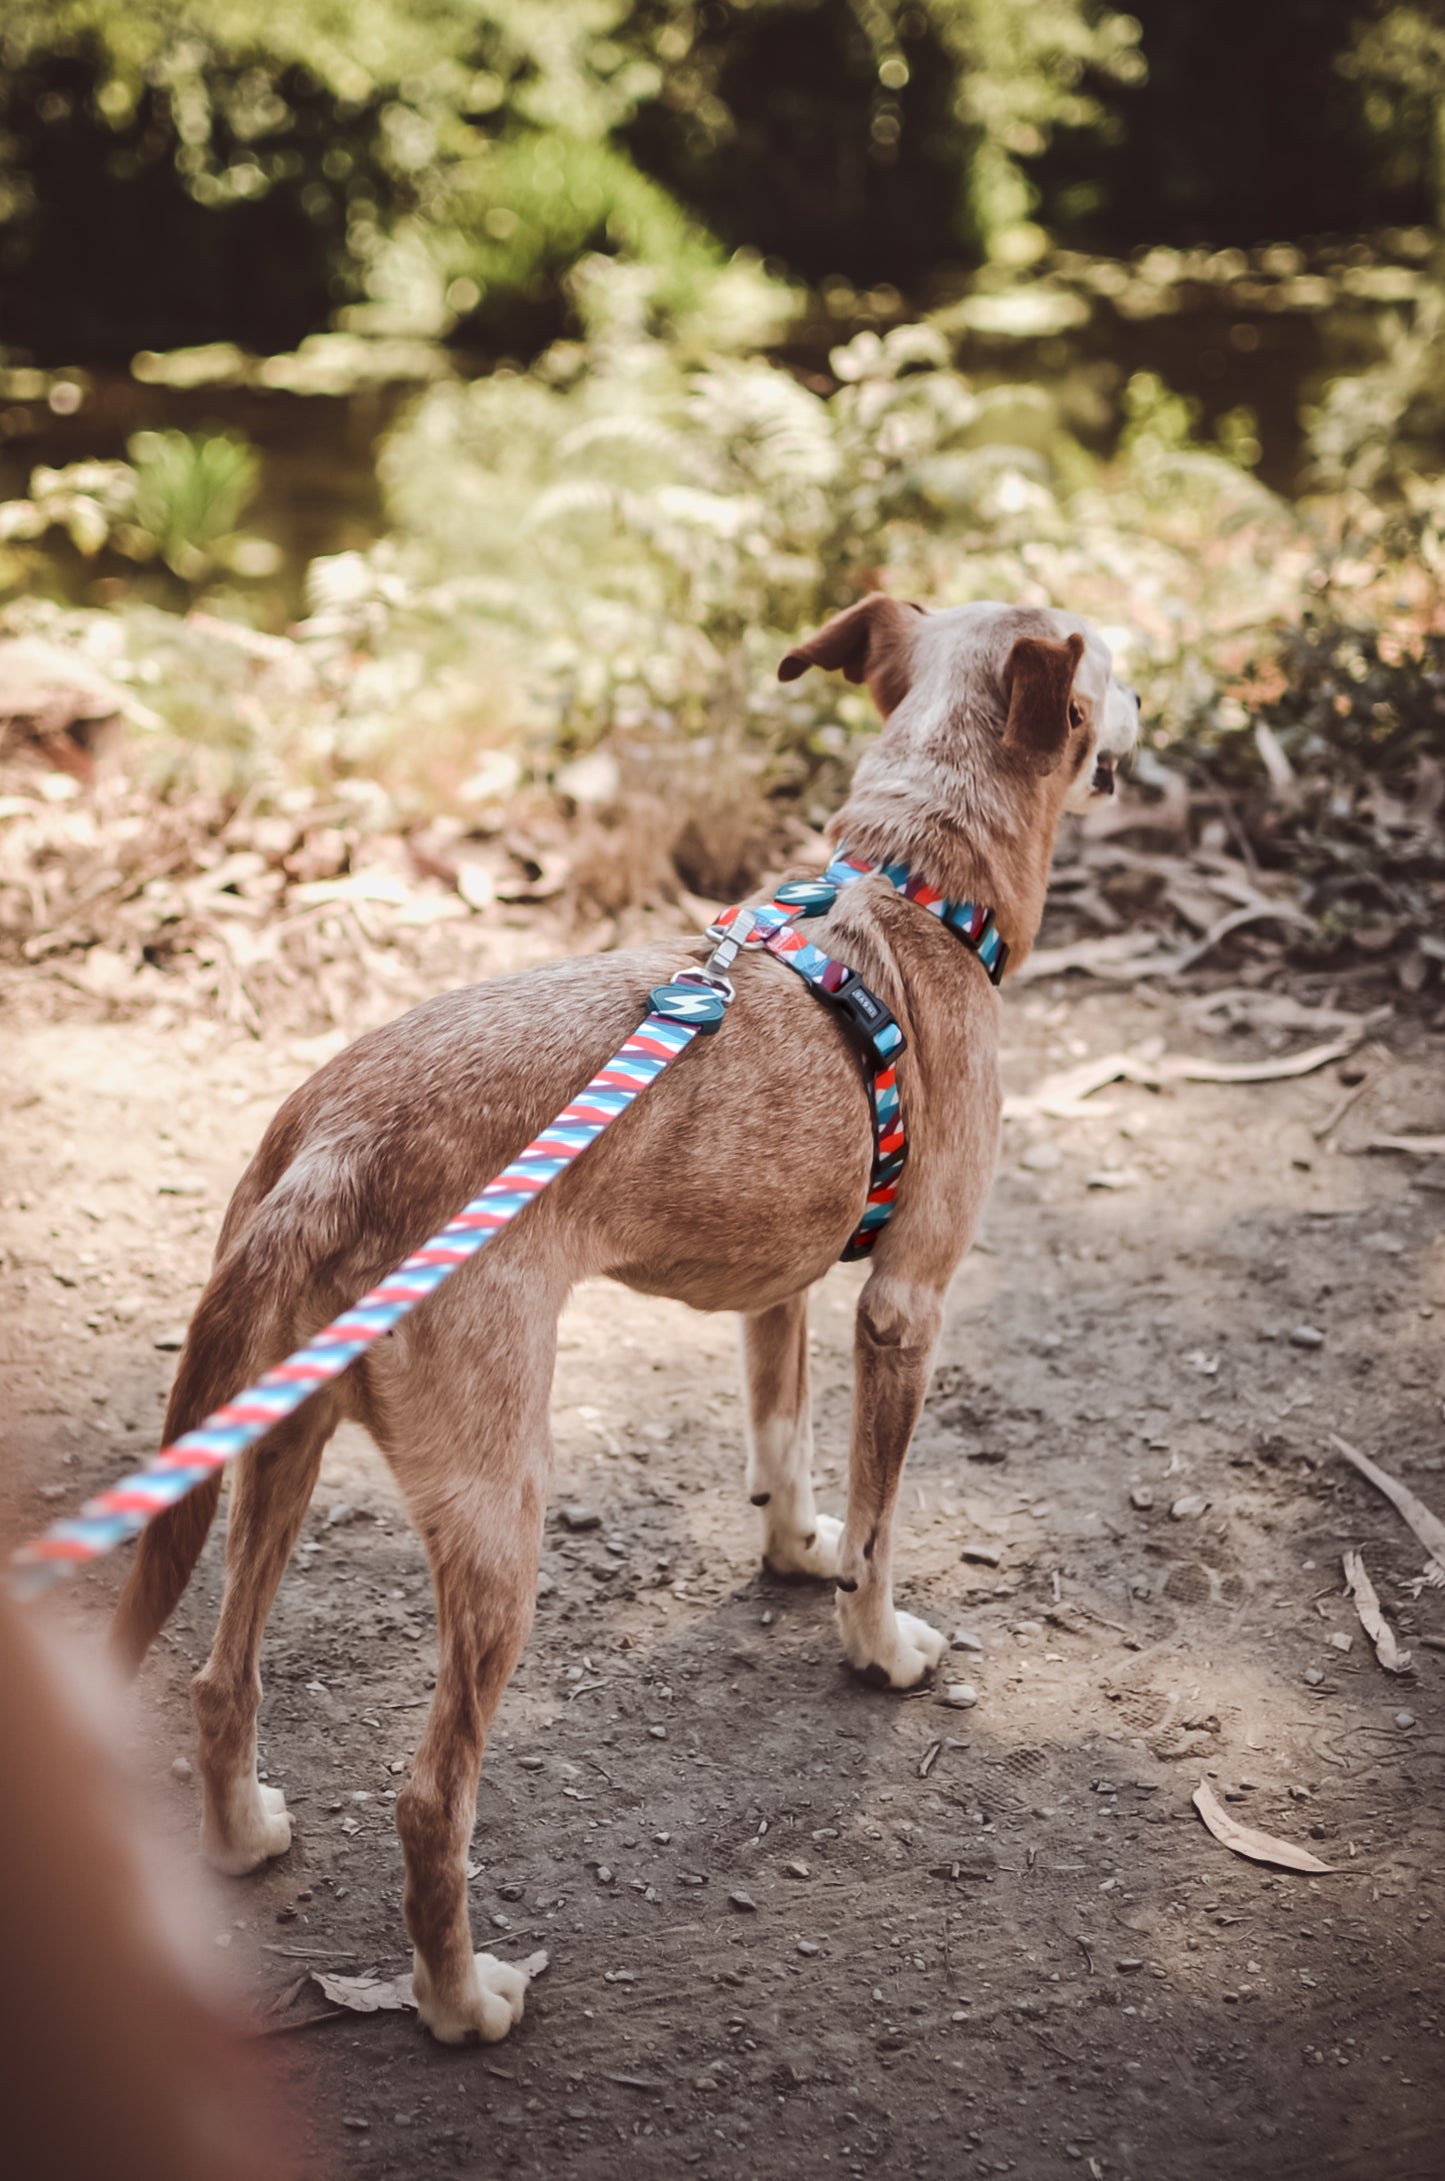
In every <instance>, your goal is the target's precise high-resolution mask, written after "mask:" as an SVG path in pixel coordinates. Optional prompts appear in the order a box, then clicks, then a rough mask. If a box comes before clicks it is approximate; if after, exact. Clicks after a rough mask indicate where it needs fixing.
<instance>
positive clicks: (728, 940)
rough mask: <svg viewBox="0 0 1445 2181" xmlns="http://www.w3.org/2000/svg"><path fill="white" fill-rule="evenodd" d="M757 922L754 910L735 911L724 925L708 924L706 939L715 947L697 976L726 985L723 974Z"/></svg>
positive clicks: (745, 943)
mask: <svg viewBox="0 0 1445 2181" xmlns="http://www.w3.org/2000/svg"><path fill="white" fill-rule="evenodd" d="M757 920H758V912H757V910H756V909H735V910H734V911H733V914H732V916H731V918H730V919H729V920H728V922H727V923H726V924H709V926H708V932H707V935H708V938H709V939H715V940H716V941H717V945H716V946H715V947H714V948H713V950H712V953H711V954H710V955H709V956H708V958H707V960H706V962H704V964H703V966H702V969H701V971H700V972H699V974H700V975H701V976H704V977H710V978H721V979H722V981H723V982H724V983H726V982H727V979H726V976H725V972H726V971H727V970H730V969H731V968H732V966H733V963H734V962H735V961H736V960H737V958H738V956H739V955H740V954H741V953H742V951H743V948H744V947H745V946H746V945H747V943H748V938H749V935H750V934H751V932H752V929H753V926H754V925H755V924H756V923H757ZM729 997H731V987H729Z"/></svg>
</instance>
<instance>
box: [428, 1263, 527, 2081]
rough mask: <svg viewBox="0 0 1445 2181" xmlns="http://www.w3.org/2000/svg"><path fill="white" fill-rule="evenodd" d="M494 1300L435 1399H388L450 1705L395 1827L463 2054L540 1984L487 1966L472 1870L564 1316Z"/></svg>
mask: <svg viewBox="0 0 1445 2181" xmlns="http://www.w3.org/2000/svg"><path fill="white" fill-rule="evenodd" d="M487 1302H488V1306H489V1307H488V1311H487V1319H488V1322H486V1323H478V1324H477V1325H475V1326H474V1327H472V1326H469V1327H468V1328H467V1330H466V1336H465V1337H464V1338H461V1339H459V1338H458V1337H457V1336H456V1335H455V1334H453V1335H452V1337H451V1338H450V1339H449V1340H448V1342H447V1345H446V1347H445V1350H438V1352H437V1354H436V1355H435V1357H434V1358H433V1359H432V1361H431V1363H430V1366H429V1367H426V1366H425V1365H424V1364H423V1362H422V1360H421V1359H420V1358H418V1361H417V1363H416V1364H415V1365H413V1368H414V1369H415V1371H416V1376H417V1379H418V1381H421V1380H423V1379H424V1381H425V1390H424V1392H423V1391H420V1390H419V1391H418V1392H416V1393H415V1394H414V1395H413V1394H411V1393H410V1391H409V1389H404V1388H402V1387H397V1388H395V1389H389V1390H388V1395H387V1405H388V1408H389V1409H390V1410H391V1413H392V1414H394V1415H400V1414H402V1413H403V1412H404V1413H405V1414H406V1416H407V1426H406V1436H405V1439H404V1441H401V1440H400V1435H398V1443H393V1444H391V1445H389V1446H388V1456H389V1459H390V1460H391V1462H392V1466H393V1468H394V1469H395V1471H396V1475H397V1478H398V1481H399V1482H400V1484H401V1486H402V1488H403V1490H404V1491H405V1493H406V1495H407V1499H408V1502H409V1504H410V1506H411V1510H412V1514H413V1518H414V1520H415V1521H416V1524H417V1527H418V1529H419V1530H420V1531H421V1534H422V1536H423V1538H424V1539H425V1541H426V1547H427V1553H428V1556H429V1558H430V1560H431V1569H432V1582H433V1585H434V1588H435V1591H436V1605H437V1636H438V1657H437V1678H436V1694H435V1696H434V1698H433V1700H432V1708H431V1712H430V1714H429V1716H428V1718H427V1723H426V1728H425V1730H424V1732H423V1734H422V1738H421V1743H420V1746H419V1747H418V1750H417V1753H416V1759H415V1762H414V1764H413V1766H412V1773H411V1778H410V1779H409V1780H408V1782H407V1784H406V1786H405V1787H404V1788H403V1789H402V1791H401V1793H400V1795H399V1796H398V1797H397V1804H396V1825H397V1831H398V1832H399V1833H400V1835H401V1844H402V1850H403V1853H404V1855H405V1859H406V1893H405V1901H404V1906H405V1913H406V1926H407V1930H408V1931H409V1933H410V1934H411V1940H412V1946H413V1949H414V1953H413V1985H414V1989H415V1993H416V2001H417V2011H418V2013H419V2014H420V2016H421V2019H422V2021H423V2022H424V2023H425V2024H426V2026H427V2028H428V2029H429V2030H430V2031H431V2033H432V2035H433V2036H434V2037H437V2038H439V2039H440V2040H441V2041H442V2043H444V2044H449V2045H455V2044H462V2043H464V2042H466V2041H467V2040H468V2039H470V2038H473V2037H479V2038H481V2039H482V2041H483V2042H484V2043H487V2044H493V2043H495V2042H496V2041H497V2040H498V2039H500V2038H503V2037H505V2036H506V2034H507V2032H508V2030H510V2029H511V2028H512V2026H513V2024H514V2023H516V2022H518V2021H520V2019H521V2015H522V2004H523V1997H524V1994H525V1992H526V1986H527V1979H526V1977H525V1975H524V1974H523V1972H522V1971H521V1970H520V1969H516V1968H513V1967H512V1966H511V1965H510V1964H508V1963H506V1962H501V1961H497V1960H496V1959H494V1957H493V1956H492V1955H490V1954H475V1955H474V1954H473V1952H472V1939H471V1930H470V1926H469V1923H468V1917H467V1875H466V1860H467V1848H468V1845H469V1843H470V1840H471V1837H472V1828H473V1826H474V1825H475V1823H476V1814H477V1786H478V1781H479V1779H480V1776H481V1767H482V1752H483V1750H484V1748H485V1745H486V1738H487V1732H488V1729H489V1728H490V1726H491V1723H492V1718H493V1716H494V1714H495V1712H496V1709H497V1706H498V1704H499V1703H500V1702H501V1699H502V1693H503V1691H504V1690H505V1688H506V1686H507V1683H508V1681H509V1680H510V1678H511V1674H512V1669H513V1667H514V1666H515V1665H516V1663H517V1660H518V1658H519V1656H520V1655H521V1650H522V1646H523V1644H524V1643H525V1642H526V1639H527V1632H528V1630H529V1629H530V1627H531V1624H532V1613H533V1608H534V1606H535V1604H536V1597H537V1563H538V1557H539V1553H540V1549H541V1541H542V1519H543V1515H544V1513H545V1510H546V1504H547V1487H548V1482H549V1473H550V1468H551V1435H550V1430H549V1425H548V1414H547V1410H548V1395H549V1392H550V1389H551V1382H552V1365H553V1359H554V1354H555V1346H556V1310H557V1303H556V1301H555V1300H554V1299H553V1298H551V1297H549V1296H548V1295H547V1294H546V1293H545V1292H538V1291H533V1292H531V1293H521V1292H515V1293H511V1294H506V1295H503V1296H500V1297H499V1296H498V1295H497V1293H496V1291H495V1290H493V1291H492V1293H491V1294H490V1295H489V1296H488V1298H487ZM509 1304H511V1305H513V1307H510V1308H509V1307H508V1305H509ZM443 1366H444V1367H443Z"/></svg>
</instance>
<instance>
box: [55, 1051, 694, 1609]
mask: <svg viewBox="0 0 1445 2181" xmlns="http://www.w3.org/2000/svg"><path fill="white" fill-rule="evenodd" d="M700 1027H704V1026H703V1025H699V1024H696V1023H689V1022H683V1021H677V1020H669V1019H667V1018H666V1017H664V1016H662V1015H660V1014H656V1013H653V1014H649V1015H648V1016H647V1017H646V1019H645V1020H644V1022H643V1023H642V1026H641V1028H640V1029H638V1030H636V1031H635V1032H634V1033H633V1035H632V1036H631V1037H630V1038H629V1039H628V1040H627V1042H626V1044H625V1045H623V1046H622V1047H621V1049H620V1050H619V1051H618V1052H616V1053H614V1054H613V1056H612V1058H611V1059H610V1060H609V1061H608V1063H607V1065H606V1067H604V1068H601V1069H599V1071H598V1073H597V1074H596V1075H594V1076H593V1078H592V1080H591V1082H590V1083H589V1084H588V1085H587V1086H586V1088H585V1089H584V1090H581V1091H579V1092H578V1094H577V1096H576V1097H575V1098H574V1099H573V1100H572V1103H571V1104H570V1105H569V1106H568V1107H567V1108H566V1109H565V1111H564V1112H562V1113H559V1114H558V1116H557V1118H556V1120H555V1121H553V1122H552V1123H551V1125H550V1127H548V1128H544V1129H543V1131H542V1133H541V1135H540V1136H537V1137H535V1138H534V1139H533V1141H532V1142H531V1143H529V1144H528V1145H527V1147H526V1149H525V1150H524V1151H522V1152H520V1153H519V1154H518V1156H517V1157H516V1158H515V1159H514V1160H513V1161H512V1163H511V1165H510V1166H508V1167H506V1168H504V1170H503V1171H502V1172H501V1173H500V1174H498V1176H497V1178H496V1180H495V1181H489V1182H488V1183H487V1186H486V1188H485V1189H483V1191H482V1192H481V1195H480V1196H478V1197H474V1198H473V1200H472V1202H471V1203H470V1204H468V1205H467V1206H466V1208H465V1209H464V1210H463V1211H460V1212H458V1213H457V1216H456V1218H455V1219H452V1220H450V1221H448V1223H447V1225H446V1226H445V1227H443V1228H442V1230H441V1232H440V1233H439V1234H435V1235H433V1236H432V1238H431V1240H430V1241H429V1242H424V1243H423V1244H422V1246H421V1248H420V1249H417V1250H413V1252H412V1254H411V1256H410V1257H408V1258H407V1259H406V1261H405V1263H404V1264H401V1265H398V1266H397V1268H396V1270H395V1272H392V1273H389V1274H388V1275H387V1277H386V1278H385V1279H384V1280H383V1281H382V1282H381V1284H380V1285H379V1286H378V1287H374V1288H372V1290H371V1292H370V1293H369V1294H367V1295H363V1296H362V1298H361V1300H360V1302H359V1303H357V1304H356V1305H355V1306H354V1307H353V1308H352V1309H350V1310H347V1311H344V1312H343V1313H342V1315H341V1316H340V1317H339V1318H335V1319H333V1320H332V1322H331V1324H330V1325H328V1326H325V1327H323V1329H322V1330H321V1332H319V1333H317V1334H316V1335H315V1336H314V1338H313V1339H312V1340H310V1341H308V1343H307V1344H306V1346H305V1347H304V1348H298V1349H297V1351H296V1353H295V1354H294V1355H290V1356H287V1358H286V1360H285V1362H284V1363H278V1364H277V1365H276V1367H275V1369H274V1370H270V1371H267V1372H266V1373H265V1374H264V1376H262V1377H261V1378H259V1379H257V1381H256V1383H255V1385H254V1386H248V1387H247V1388H246V1389H245V1391H244V1392H243V1393H238V1394H237V1395H236V1397H235V1399H234V1400H232V1401H228V1402H226V1403H225V1405H224V1407H222V1408H219V1409H216V1410H214V1411H213V1412H212V1413H211V1415H209V1416H208V1417H206V1418H205V1420H204V1421H203V1422H202V1423H200V1424H198V1425H197V1426H196V1428H195V1430H194V1431H188V1432H185V1433H184V1434H183V1435H182V1437H180V1438H179V1439H177V1440H176V1441H175V1442H174V1444H173V1445H171V1446H167V1447H162V1449H161V1451H160V1452H159V1453H158V1454H157V1455H156V1456H155V1458H154V1460H153V1461H150V1462H148V1463H147V1464H146V1466H145V1468H144V1469H139V1470H137V1471H136V1472H135V1474H134V1475H133V1476H130V1477H125V1478H123V1479H122V1480H121V1482H120V1483H119V1484H117V1485H114V1486H112V1487H111V1489H110V1490H109V1491H106V1492H98V1493H97V1494H96V1496H95V1498H94V1499H91V1500H87V1501H86V1503H85V1505H84V1506H83V1507H82V1508H81V1510H80V1513H79V1514H78V1515H77V1516H76V1517H74V1519H72V1520H69V1521H61V1522H54V1523H52V1524H51V1525H50V1527H49V1529H47V1530H46V1531H44V1533H43V1534H42V1535H41V1536H40V1537H37V1538H35V1539H34V1540H33V1542H32V1543H30V1544H28V1545H26V1546H23V1547H22V1548H21V1550H20V1551H19V1552H18V1553H16V1555H15V1556H14V1561H13V1568H14V1584H15V1588H16V1589H17V1590H18V1591H19V1592H20V1594H21V1595H22V1596H23V1595H28V1594H30V1593H32V1592H34V1591H38V1590H41V1589H44V1588H45V1587H46V1586H47V1585H48V1584H49V1583H50V1582H52V1581H53V1580H54V1579H55V1578H56V1577H58V1576H60V1575H64V1574H66V1573H68V1572H69V1571H70V1569H72V1568H74V1567H77V1566H79V1565H80V1564H81V1563H83V1562H85V1561H89V1560H97V1559H100V1558H101V1557H102V1555H104V1554H105V1553H108V1552H113V1551H114V1549H115V1547H116V1546H117V1545H121V1544H124V1543H125V1541H126V1539H127V1538H131V1537H135V1536H136V1535H138V1533H139V1532H140V1531H141V1530H143V1529H144V1528H145V1527H146V1525H147V1523H149V1522H151V1521H153V1520H154V1518H155V1517H156V1516H157V1515H158V1514H160V1513H162V1512H163V1511H164V1510H165V1509H166V1508H167V1507H173V1506H174V1505H175V1503H176V1502H177V1500H181V1499H184V1498H185V1496H186V1494H187V1493H188V1492H191V1491H194V1490H195V1488H196V1486H197V1485H198V1484H203V1483H204V1482H205V1480H206V1479H207V1477H211V1476H214V1475H215V1474H216V1472H217V1471H218V1470H220V1469H224V1468H225V1467H226V1465H227V1463H229V1462H233V1461H234V1460H235V1459H236V1456H237V1455H238V1454H243V1453H244V1452H245V1451H246V1449H247V1448H248V1447H251V1446H254V1445H255V1444H256V1442H257V1441H258V1440H259V1439H263V1438H264V1437H265V1435H266V1433H267V1432H268V1431H270V1430H272V1429H273V1428H274V1426H275V1425H277V1424H279V1423H280V1422H281V1421H282V1419H283V1418H285V1417H287V1416H290V1415H292V1414H294V1412H295V1411H296V1410H297V1409H299V1408H300V1407H301V1405H302V1403H303V1402H305V1401H308V1400H309V1399H310V1397H311V1395H312V1394H314V1393H316V1392H317V1391H318V1390H319V1389H320V1388H321V1387H322V1386H325V1385H329V1384H330V1382H331V1381H332V1379H334V1378H339V1377H340V1375H341V1373H342V1372H343V1371H344V1370H345V1369H346V1368H347V1366H348V1365H349V1364H352V1363H354V1362H355V1361H356V1359H357V1357H358V1356H360V1355H362V1354H364V1353H365V1351H366V1349H367V1348H368V1347H369V1346H370V1344H371V1343H372V1341H374V1340H379V1339H380V1338H381V1337H382V1335H383V1334H385V1333H389V1332H391V1330H392V1328H393V1327H394V1326H397V1325H399V1324H400V1323H401V1321H402V1319H403V1318H404V1317H406V1316H407V1315H408V1313H409V1312H410V1311H413V1310H415V1308H416V1306H417V1304H418V1303H421V1302H425V1301H426V1298H427V1297H428V1295H433V1294H435V1293H436V1290H437V1289H438V1288H439V1287H440V1286H441V1284H442V1282H443V1281H444V1280H448V1279H450V1277H451V1275H452V1274H453V1273H454V1272H455V1271H456V1270H457V1269H458V1267H459V1266H461V1265H464V1264H466V1263H467V1262H468V1261H469V1260H470V1259H471V1258H473V1257H475V1256H476V1255H477V1253H478V1252H479V1251H480V1250H482V1249H485V1247H486V1245H487V1244H488V1243H489V1242H491V1241H493V1240H494V1239H495V1238H496V1236H497V1235H499V1234H500V1233H501V1232H502V1231H503V1229H504V1228H505V1227H507V1226H509V1225H510V1223H511V1222H512V1220H514V1219H515V1218H516V1217H517V1215H518V1213H519V1212H524V1211H525V1210H526V1209H527V1206H528V1205H529V1204H532V1203H534V1202H535V1201H536V1199H537V1198H538V1197H539V1196H540V1195H541V1194H542V1191H543V1190H544V1189H545V1188H547V1187H548V1185H549V1184H550V1183H551V1182H554V1181H555V1180H556V1179H557V1177H558V1175H559V1174H563V1173H565V1172H566V1170H567V1168H568V1167H569V1166H570V1165H571V1164H572V1161H573V1160H574V1159H576V1158H577V1157H579V1156H580V1154H581V1153H582V1152H584V1151H585V1150H586V1149H587V1147H588V1145H589V1144H593V1143H595V1142H596V1141H597V1138H598V1137H599V1136H600V1135H601V1134H602V1132H603V1130H604V1129H606V1128H609V1127H610V1126H611V1124H612V1123H613V1122H614V1121H615V1120H616V1119H617V1118H618V1116H619V1115H620V1114H623V1113H625V1112H626V1111H627V1108H628V1107H629V1106H630V1105H631V1104H632V1102H633V1100H634V1099H635V1098H637V1097H638V1096H640V1094H641V1093H642V1092H643V1091H645V1090H646V1089H647V1088H648V1086H649V1084H652V1083H655V1082H656V1080H657V1078H658V1077H659V1076H660V1075H661V1074H662V1072H663V1070H664V1068H666V1067H668V1066H669V1065H670V1063H671V1062H672V1061H674V1060H676V1059H677V1057H678V1055H679V1054H680V1053H683V1052H685V1051H686V1050H687V1047H688V1046H689V1045H690V1044H691V1043H692V1041H693V1039H694V1038H695V1037H696V1036H697V1034H698V1030H699V1028H700Z"/></svg>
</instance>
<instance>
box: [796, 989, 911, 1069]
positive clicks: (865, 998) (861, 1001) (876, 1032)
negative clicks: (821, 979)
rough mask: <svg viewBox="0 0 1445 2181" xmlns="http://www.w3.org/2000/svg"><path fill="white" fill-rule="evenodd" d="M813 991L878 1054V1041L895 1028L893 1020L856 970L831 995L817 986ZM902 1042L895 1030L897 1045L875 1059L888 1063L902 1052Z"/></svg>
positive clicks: (903, 1047)
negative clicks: (887, 1031)
mask: <svg viewBox="0 0 1445 2181" xmlns="http://www.w3.org/2000/svg"><path fill="white" fill-rule="evenodd" d="M813 989H814V991H815V992H818V993H820V994H821V995H822V997H823V998H824V999H825V1000H827V1001H828V1002H829V1003H830V1004H831V1005H832V1006H834V1007H836V1008H837V1010H838V1012H839V1014H840V1015H841V1016H842V1017H843V1020H844V1022H845V1023H846V1024H847V1025H848V1028H849V1029H850V1030H852V1031H853V1032H854V1033H855V1034H856V1036H857V1037H858V1038H859V1039H861V1041H862V1042H863V1043H864V1044H865V1045H867V1046H868V1047H869V1048H870V1049H871V1050H872V1051H873V1052H874V1053H875V1054H878V1039H879V1038H880V1037H881V1036H882V1034H883V1032H884V1031H885V1030H887V1029H889V1028H890V1027H891V1028H893V1029H895V1030H896V1029H898V1023H897V1019H896V1017H895V1016H894V1015H892V1014H891V1013H890V1012H889V1010H888V1009H887V1008H886V1007H885V1006H884V1005H883V1002H882V1001H881V1000H880V999H879V997H878V995H877V993H876V992H870V991H869V989H868V987H867V985H866V984H864V982H863V979H862V978H861V977H860V976H859V975H858V972H857V970H856V969H850V970H848V971H847V972H846V974H845V975H844V978H843V981H842V983H841V984H840V985H838V986H837V987H836V988H835V989H834V990H833V991H831V992H830V991H829V990H828V988H827V986H826V985H821V984H820V985H815V986H814V987H813ZM906 1042H907V1041H906V1040H905V1038H904V1036H903V1032H902V1031H901V1030H899V1031H898V1041H897V1043H896V1044H895V1045H893V1046H891V1047H890V1048H889V1050H888V1053H887V1055H886V1056H884V1055H881V1054H879V1055H878V1057H879V1058H883V1057H886V1058H888V1059H889V1060H892V1059H894V1058H896V1056H897V1055H898V1054H899V1053H901V1052H903V1051H905V1050H906Z"/></svg>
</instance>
